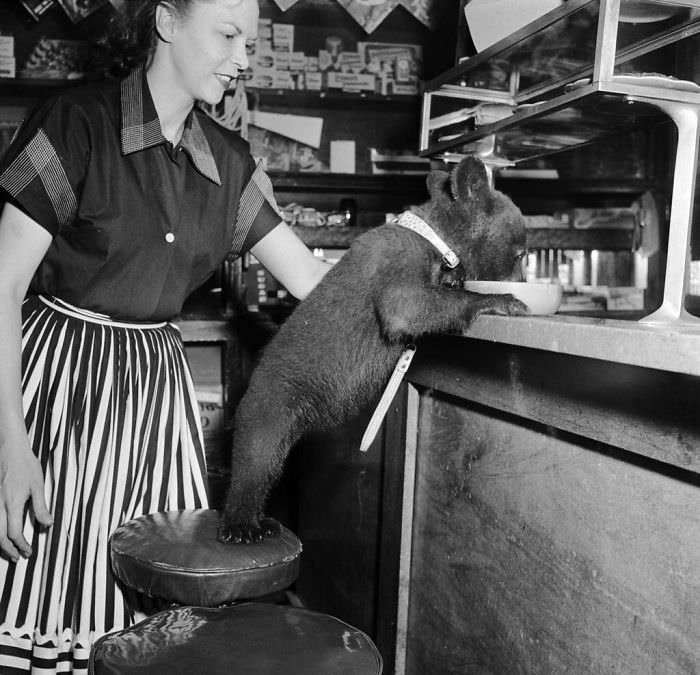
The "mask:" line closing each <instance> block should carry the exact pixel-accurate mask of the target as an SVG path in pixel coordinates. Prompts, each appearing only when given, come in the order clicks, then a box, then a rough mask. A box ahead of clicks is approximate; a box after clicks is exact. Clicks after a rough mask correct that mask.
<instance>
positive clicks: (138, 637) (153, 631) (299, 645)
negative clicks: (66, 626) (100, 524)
mask: <svg viewBox="0 0 700 675" xmlns="http://www.w3.org/2000/svg"><path fill="white" fill-rule="evenodd" d="M89 672H90V673H91V674H92V675H116V674H117V673H118V674H119V675H137V674H142V675H159V674H160V673H163V674H164V675H178V674H182V675H185V674H186V675H192V673H207V674H209V673H212V674H214V673H222V674H223V673H226V674H227V675H379V673H381V672H382V659H381V656H380V655H379V652H378V651H377V648H376V647H375V646H374V644H373V643H372V641H371V640H370V639H369V638H368V637H367V635H365V634H364V633H363V632H362V631H359V630H357V629H356V628H353V627H352V626H349V625H348V624H346V623H344V622H343V621H340V620H339V619H335V618H334V617H332V616H328V615H327V614H319V613H317V612H311V611H309V610H306V609H299V608H297V607H289V606H286V605H273V604H268V603H245V604H241V605H235V606H232V607H222V608H219V609H213V608H207V607H175V608H172V609H166V610H164V611H162V612H159V613H158V614H154V615H153V616H150V617H149V618H147V619H144V620H143V621H141V622H140V623H138V624H136V625H134V626H131V627H130V628H126V629H124V630H121V631H118V632H116V633H111V634H108V635H104V636H102V637H101V638H100V639H99V640H97V642H95V644H94V645H93V648H92V652H91V654H90V668H89Z"/></svg>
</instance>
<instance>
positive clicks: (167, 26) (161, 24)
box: [155, 2, 177, 43]
mask: <svg viewBox="0 0 700 675" xmlns="http://www.w3.org/2000/svg"><path fill="white" fill-rule="evenodd" d="M176 25H177V16H176V15H175V9H174V8H173V6H172V5H170V4H169V3H167V2H159V3H158V6H157V7H156V16H155V30H156V35H157V36H158V38H159V39H160V40H161V41H163V42H168V43H170V42H172V41H173V37H174V36H175V28H176Z"/></svg>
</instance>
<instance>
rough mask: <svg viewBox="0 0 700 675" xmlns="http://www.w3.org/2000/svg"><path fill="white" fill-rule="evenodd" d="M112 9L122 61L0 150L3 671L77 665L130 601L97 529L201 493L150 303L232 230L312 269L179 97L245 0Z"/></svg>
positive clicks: (186, 504)
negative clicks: (128, 23) (121, 16)
mask: <svg viewBox="0 0 700 675" xmlns="http://www.w3.org/2000/svg"><path fill="white" fill-rule="evenodd" d="M126 16H129V17H131V19H132V23H133V24H134V25H133V30H132V33H131V34H132V35H133V36H135V41H136V43H137V44H141V45H143V46H144V47H145V49H144V51H143V55H142V58H141V59H140V62H139V65H138V66H137V67H136V68H135V69H134V70H133V71H132V72H131V73H130V74H129V75H128V76H127V77H126V78H124V79H123V80H116V79H115V80H106V81H105V82H103V83H99V84H92V85H86V86H83V87H79V88H75V89H72V90H69V91H67V92H65V93H63V94H61V95H60V96H58V97H55V98H53V99H51V100H50V101H48V102H47V103H45V104H43V105H41V106H39V107H38V108H37V109H36V110H35V111H34V112H33V113H32V115H31V116H30V117H29V119H28V120H27V121H26V122H25V124H24V125H23V127H22V129H21V130H20V133H19V134H18V137H17V138H16V139H15V141H14V143H13V144H12V146H11V147H10V149H9V150H8V152H7V153H6V156H5V157H4V158H3V163H2V166H0V199H2V200H4V201H6V202H7V203H6V205H5V207H4V210H3V212H2V216H1V217H0V549H1V550H2V554H3V559H2V560H0V581H2V582H3V585H2V594H1V595H0V672H2V673H11V672H26V671H27V670H29V668H30V666H31V667H33V668H34V670H33V671H32V672H53V671H55V670H56V669H58V670H60V671H61V672H66V671H69V670H70V668H71V666H72V669H73V672H84V671H85V669H86V667H87V659H88V655H89V649H90V645H91V644H92V642H94V640H95V639H97V638H98V637H99V636H100V635H101V634H103V633H105V632H109V631H111V630H116V629H119V628H121V627H123V626H124V625H128V624H129V622H131V621H133V614H132V610H131V609H130V608H129V607H128V606H127V604H126V601H125V598H124V596H123V595H122V589H121V588H120V587H119V586H118V584H116V583H115V580H114V578H113V577H112V575H111V571H110V567H109V555H108V546H107V541H108V537H109V535H110V533H111V532H112V531H113V530H114V528H115V527H116V526H118V525H119V524H120V523H122V522H124V521H125V520H128V519H130V518H133V517H135V516H138V515H141V514H143V513H148V512H153V511H159V510H169V509H183V508H199V507H205V506H206V504H207V497H206V488H205V480H206V479H205V466H204V453H203V448H202V437H201V431H200V429H199V416H198V413H197V406H196V401H195V398H194V393H193V386H192V381H191V377H190V374H189V371H188V368H187V365H186V363H185V358H184V355H183V347H182V341H181V339H180V336H179V333H178V331H177V329H176V328H175V327H174V326H172V325H171V324H169V323H168V319H169V318H171V317H172V316H174V315H176V314H177V313H178V312H179V310H180V308H181V306H182V303H183V301H184V299H185V298H186V297H187V295H188V294H189V293H190V292H191V291H192V290H194V289H195V288H196V287H198V286H199V285H201V283H202V282H203V281H204V280H205V279H206V278H207V277H208V276H210V275H211V273H212V272H213V271H214V270H216V269H217V268H218V267H219V265H220V264H221V262H222V261H223V260H224V258H225V257H226V256H227V255H229V256H236V255H240V254H241V253H242V252H243V251H246V250H250V251H251V252H252V253H253V255H255V257H256V258H257V259H258V260H260V261H261V262H262V264H264V265H265V266H266V267H267V268H268V269H269V270H270V272H271V273H272V274H273V275H274V276H275V277H277V279H279V280H280V281H281V283H283V284H284V285H285V286H286V287H287V288H288V289H289V290H290V292H291V293H293V294H294V295H295V296H297V297H299V298H303V297H304V296H305V295H306V294H307V293H308V292H309V291H310V290H311V289H312V288H313V287H314V286H315V284H316V283H317V282H318V281H319V280H320V278H321V277H322V276H323V274H324V273H325V271H326V269H327V266H326V265H325V263H322V262H321V261H319V260H317V259H316V258H314V257H313V255H312V254H311V253H310V252H309V251H308V249H307V248H306V247H305V246H304V245H303V244H302V243H301V242H300V241H299V240H298V239H297V238H296V237H295V236H294V235H293V234H292V233H291V231H290V230H289V229H288V228H287V227H286V226H285V225H284V223H283V222H282V219H281V217H280V216H279V214H278V212H277V210H276V208H275V204H274V199H273V197H272V193H271V188H270V184H269V180H267V178H266V176H265V174H264V173H263V172H262V170H261V168H260V167H256V166H255V164H254V162H253V160H252V158H251V157H250V154H249V150H248V146H247V144H246V143H245V142H244V141H242V140H241V139H240V138H239V137H238V136H236V135H235V134H234V133H233V132H231V131H229V130H226V129H223V128H221V127H219V126H218V125H217V124H215V123H214V122H213V121H211V120H210V119H209V118H208V117H206V115H204V114H203V113H202V112H201V111H200V110H199V109H198V108H195V107H194V103H195V101H197V100H202V101H205V102H206V103H209V104H215V103H217V102H218V101H220V100H221V98H222V96H223V94H224V91H225V90H226V89H227V88H228V87H229V86H230V84H231V83H232V82H233V81H234V80H235V79H236V77H237V76H238V74H239V73H240V72H241V71H242V70H243V69H244V68H246V66H247V58H246V46H247V45H248V44H249V43H250V42H251V41H253V40H254V39H255V38H256V31H257V20H258V6H257V0H169V1H168V2H165V1H160V2H159V1H158V0H130V1H129V3H127V6H126ZM27 506H29V508H26V507H27Z"/></svg>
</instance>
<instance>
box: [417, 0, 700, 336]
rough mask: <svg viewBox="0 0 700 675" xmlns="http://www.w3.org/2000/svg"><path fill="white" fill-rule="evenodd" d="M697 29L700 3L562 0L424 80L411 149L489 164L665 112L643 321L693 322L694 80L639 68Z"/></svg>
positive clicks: (697, 103) (697, 107) (698, 114)
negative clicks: (660, 223) (668, 186)
mask: <svg viewBox="0 0 700 675" xmlns="http://www.w3.org/2000/svg"><path fill="white" fill-rule="evenodd" d="M641 5H643V6H644V7H645V9H649V8H651V10H652V11H651V13H650V15H651V17H652V20H648V16H649V13H647V19H645V20H644V21H643V22H641V23H637V22H635V9H637V8H639V6H641ZM698 33H700V0H644V1H643V2H638V1H636V0H569V1H568V2H566V3H564V4H563V5H562V6H561V7H558V8H556V9H554V10H552V11H550V12H548V13H547V14H545V15H544V16H542V17H540V18H539V19H537V20H536V21H533V22H532V23H530V24H528V25H527V26H525V27H523V28H522V29H521V30H519V31H517V32H516V33H514V34H513V35H511V36H509V37H507V38H505V39H503V40H501V41H499V42H497V43H496V44H494V45H492V46H491V47H489V48H487V49H485V50H484V51H483V52H480V53H479V54H477V55H476V56H473V57H471V58H468V59H466V60H463V61H462V62H461V63H459V64H458V65H456V66H454V67H453V68H451V69H450V70H448V71H447V72H445V73H443V74H442V75H440V76H439V77H437V78H435V79H434V80H432V81H430V82H429V83H427V85H426V88H425V93H424V95H423V106H422V115H421V131H420V146H419V147H420V154H421V155H422V156H425V157H434V158H440V159H443V160H445V161H457V160H459V159H460V158H461V157H463V156H465V155H467V154H477V155H479V156H480V157H481V158H482V159H483V160H484V162H485V163H486V164H487V165H489V166H490V167H491V168H493V169H498V168H499V167H503V166H512V165H514V164H517V163H518V162H520V161H524V160H527V159H534V158H536V157H541V156H544V155H549V154H552V153H555V152H561V151H564V150H568V149H571V148H574V147H580V146H582V145H586V144H588V143H592V142H594V141H598V140H601V139H603V138H605V137H606V136H610V135H613V134H619V133H624V132H626V131H631V130H634V129H640V128H644V127H647V126H649V125H650V124H654V123H658V122H659V121H664V120H667V119H671V120H672V121H673V123H674V124H675V126H676V129H677V131H678V136H677V149H676V159H675V168H674V177H673V191H672V195H671V215H670V232H669V246H668V251H667V263H666V278H665V282H664V296H663V302H662V304H661V307H660V308H659V309H658V310H656V311H655V312H653V313H652V314H650V315H648V316H646V317H644V318H643V319H641V321H642V322H644V323H649V324H654V323H660V324H664V325H668V324H669V323H674V324H678V325H691V326H693V327H700V320H698V319H697V318H696V317H694V316H692V315H690V314H688V313H687V312H686V311H685V309H684V298H685V296H686V293H687V288H688V276H689V262H690V229H691V218H692V210H693V197H694V191H695V176H696V171H697V167H698V141H699V139H700V132H699V126H700V124H699V121H700V84H698V83H697V82H692V81H686V80H680V79H677V78H676V77H675V74H674V73H672V72H671V73H659V72H653V73H644V72H639V71H638V66H637V63H639V62H640V59H642V58H643V57H646V56H648V55H650V54H653V53H654V52H657V51H658V50H660V49H662V48H664V47H666V46H668V45H671V44H674V43H677V42H679V41H680V40H684V39H686V38H691V37H692V36H694V35H697V34H698ZM480 113H481V115H480Z"/></svg>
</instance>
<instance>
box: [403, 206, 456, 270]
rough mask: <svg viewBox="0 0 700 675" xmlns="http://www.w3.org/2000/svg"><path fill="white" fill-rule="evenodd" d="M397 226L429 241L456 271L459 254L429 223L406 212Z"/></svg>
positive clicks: (444, 260) (446, 263) (448, 265)
mask: <svg viewBox="0 0 700 675" xmlns="http://www.w3.org/2000/svg"><path fill="white" fill-rule="evenodd" d="M394 222H395V223H396V224H397V225H401V227H405V228H406V229H407V230H413V232H415V233H416V234H419V235H420V236H421V237H423V238H424V239H427V240H428V241H429V242H430V243H431V244H432V245H433V246H434V247H435V248H436V249H437V250H438V251H440V255H441V256H442V261H443V262H444V263H445V265H446V266H447V267H449V268H450V269H454V268H455V267H457V265H459V258H458V257H457V254H456V253H455V252H454V251H453V250H452V249H451V248H450V247H449V246H448V245H447V244H446V243H445V242H444V241H443V240H442V239H440V237H439V236H438V234H437V233H436V232H435V230H433V228H432V227H430V225H428V223H426V222H425V221H424V220H423V219H422V218H421V217H420V216H417V215H416V214H415V213H412V212H411V211H404V212H403V213H402V214H401V215H400V216H399V217H398V218H397V219H396V220H395V221H394Z"/></svg>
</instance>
